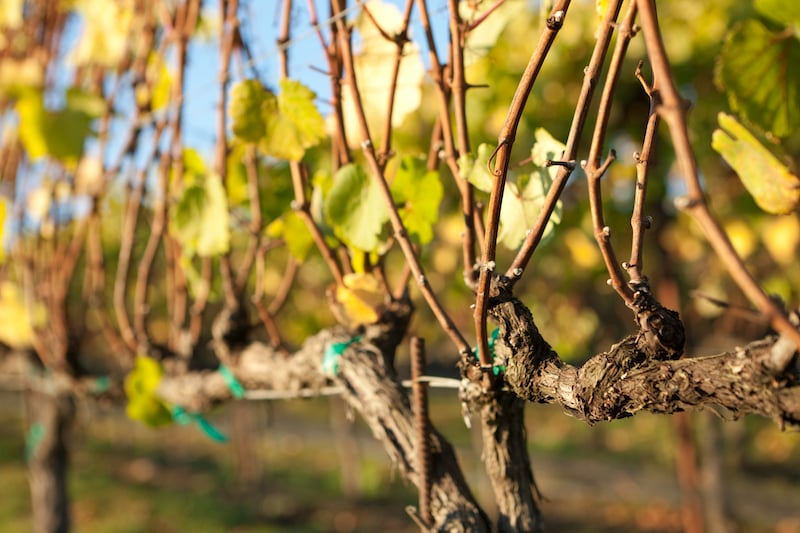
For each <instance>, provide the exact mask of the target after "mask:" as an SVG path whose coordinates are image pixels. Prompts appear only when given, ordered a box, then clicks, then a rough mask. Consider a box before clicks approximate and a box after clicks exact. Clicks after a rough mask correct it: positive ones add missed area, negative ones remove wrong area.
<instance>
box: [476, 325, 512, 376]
mask: <svg viewBox="0 0 800 533" xmlns="http://www.w3.org/2000/svg"><path fill="white" fill-rule="evenodd" d="M499 336H500V328H494V329H493V330H492V333H491V334H490V335H489V343H488V344H489V355H491V356H492V360H494V357H495V353H494V344H495V342H497V338H498V337H499ZM473 353H474V354H475V359H477V360H479V361H480V359H481V356H480V350H479V349H478V348H475V350H474V352H473ZM505 371H506V365H492V374H494V375H495V376H499V375H500V372H505Z"/></svg>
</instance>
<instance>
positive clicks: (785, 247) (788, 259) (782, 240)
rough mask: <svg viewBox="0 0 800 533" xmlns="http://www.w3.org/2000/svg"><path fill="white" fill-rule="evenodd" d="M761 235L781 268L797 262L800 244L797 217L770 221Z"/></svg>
mask: <svg viewBox="0 0 800 533" xmlns="http://www.w3.org/2000/svg"><path fill="white" fill-rule="evenodd" d="M761 235H762V237H761V238H762V240H763V241H764V246H765V247H766V249H767V251H768V252H769V254H770V255H771V256H772V258H773V259H774V260H775V262H777V263H778V264H780V265H781V266H789V265H790V264H792V263H794V262H795V261H797V256H796V255H795V253H796V251H797V245H798V243H799V242H800V222H798V220H797V215H795V214H791V215H787V216H785V217H777V218H773V219H770V220H768V221H767V222H766V223H765V224H764V226H763V227H762V231H761Z"/></svg>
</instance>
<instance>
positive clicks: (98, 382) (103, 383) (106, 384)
mask: <svg viewBox="0 0 800 533" xmlns="http://www.w3.org/2000/svg"><path fill="white" fill-rule="evenodd" d="M110 387H111V378H109V377H108V376H100V377H99V378H97V379H95V380H94V385H93V386H92V392H93V393H95V394H102V393H104V392H106V391H107V390H108V389H109V388H110Z"/></svg>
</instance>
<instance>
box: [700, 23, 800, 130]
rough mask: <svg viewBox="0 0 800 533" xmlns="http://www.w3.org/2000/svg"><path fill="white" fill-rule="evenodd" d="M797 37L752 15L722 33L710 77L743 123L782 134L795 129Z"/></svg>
mask: <svg viewBox="0 0 800 533" xmlns="http://www.w3.org/2000/svg"><path fill="white" fill-rule="evenodd" d="M797 65H800V41H799V40H798V39H797V38H796V37H795V36H794V35H792V34H791V33H786V32H784V33H781V34H778V33H776V32H773V31H772V30H770V29H769V28H767V27H766V26H765V25H764V24H762V23H761V22H759V21H758V20H755V19H749V20H746V21H744V22H743V23H741V24H739V25H737V26H736V27H735V28H734V29H733V30H731V32H730V33H729V34H728V37H727V38H726V40H725V44H724V46H723V48H722V53H721V54H720V57H719V59H718V62H717V67H716V72H715V74H716V76H715V78H716V82H717V84H718V85H719V86H720V87H721V88H722V89H723V90H724V91H725V94H726V96H727V97H728V102H729V104H730V106H731V108H733V109H734V110H735V111H737V112H738V113H739V115H740V116H741V117H742V118H744V119H745V120H747V121H748V122H750V123H752V124H754V125H756V126H758V127H760V128H761V129H763V130H764V131H768V132H771V133H772V134H773V135H775V136H777V137H786V136H787V135H789V134H791V133H793V132H795V131H797V129H798V128H800V69H799V68H797Z"/></svg>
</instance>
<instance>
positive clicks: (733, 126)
mask: <svg viewBox="0 0 800 533" xmlns="http://www.w3.org/2000/svg"><path fill="white" fill-rule="evenodd" d="M718 120H719V125H720V128H722V129H718V130H715V131H714V133H713V135H712V137H711V146H712V147H713V148H714V150H716V151H717V152H719V154H720V155H721V156H722V157H723V159H725V161H726V162H727V163H728V164H729V165H730V166H731V167H733V169H734V170H735V171H736V173H737V174H738V175H739V179H741V180H742V183H743V184H744V186H745V188H746V189H747V191H748V192H749V193H750V194H751V195H752V196H753V199H755V201H756V204H758V206H759V207H760V208H761V209H763V210H764V211H767V212H768V213H773V214H776V215H780V214H786V213H789V212H791V211H792V210H793V209H795V208H797V206H798V203H800V177H798V176H795V175H794V174H792V173H791V172H789V169H788V168H786V166H785V165H783V164H782V163H781V162H780V160H778V158H776V157H775V156H774V155H773V154H772V153H771V152H770V151H769V150H768V149H767V148H765V147H764V146H763V145H762V144H761V143H760V142H759V141H758V139H757V138H756V137H755V136H754V135H753V134H752V133H750V132H749V131H748V130H747V128H745V127H744V126H743V125H742V124H740V123H739V122H737V121H736V119H735V118H734V117H732V116H730V115H726V114H724V113H720V114H719V115H718Z"/></svg>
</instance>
